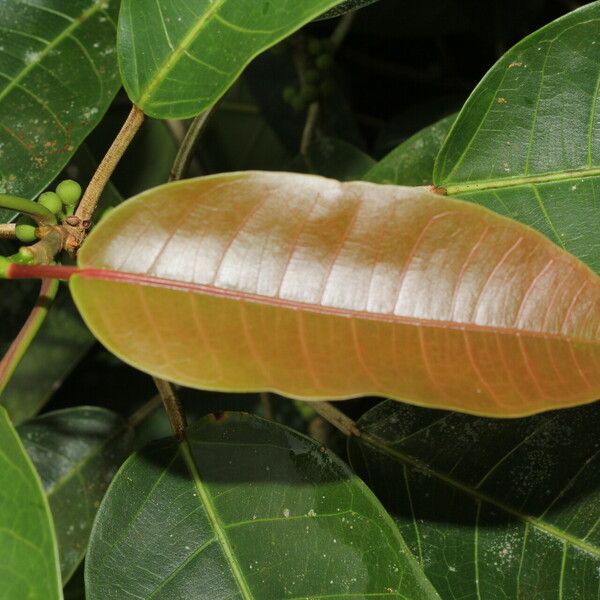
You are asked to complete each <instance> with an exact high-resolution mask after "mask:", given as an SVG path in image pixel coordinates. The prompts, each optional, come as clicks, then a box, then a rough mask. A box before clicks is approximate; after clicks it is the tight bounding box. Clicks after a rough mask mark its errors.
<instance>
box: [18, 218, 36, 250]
mask: <svg viewBox="0 0 600 600" xmlns="http://www.w3.org/2000/svg"><path fill="white" fill-rule="evenodd" d="M35 230H36V226H35V223H34V221H33V220H32V219H30V218H29V217H19V218H18V219H17V225H16V227H15V235H16V236H17V239H18V240H19V241H20V242H22V243H23V244H31V243H32V242H35V241H36V240H37V235H36V234H35Z"/></svg>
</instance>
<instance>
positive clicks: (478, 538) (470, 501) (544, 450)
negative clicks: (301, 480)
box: [349, 402, 600, 600]
mask: <svg viewBox="0 0 600 600" xmlns="http://www.w3.org/2000/svg"><path fill="white" fill-rule="evenodd" d="M599 417H600V405H598V404H594V405H591V406H586V407H581V408H578V409H573V410H569V411H562V412H559V413H556V412H554V413H547V414H544V415H537V416H535V417H530V418H527V419H519V420H516V421H509V422H507V421H499V420H497V419H481V418H474V417H470V416H466V415H459V414H457V413H443V412H440V411H432V410H425V409H418V408H414V407H408V406H400V405H398V404H397V403H392V402H384V403H382V404H380V405H378V406H377V407H375V408H374V409H372V410H371V411H370V412H368V413H367V414H366V415H364V416H363V417H362V418H361V420H360V422H359V426H360V428H361V430H362V431H363V432H365V434H366V435H363V436H362V437H361V438H360V439H358V438H353V439H351V440H350V443H349V454H350V458H351V462H352V465H353V466H354V467H355V468H356V469H357V471H358V473H359V474H360V475H361V476H362V477H363V478H364V479H365V482H366V483H367V484H368V485H369V487H371V489H373V491H374V492H375V493H376V494H377V496H378V497H379V499H380V500H381V501H382V502H383V503H384V505H385V506H386V508H387V509H388V510H389V511H390V513H391V514H392V515H393V516H394V518H395V519H396V521H397V523H398V525H399V527H400V531H401V532H402V535H403V536H404V539H405V540H406V541H407V543H408V544H409V546H410V547H411V549H412V551H413V554H414V556H415V557H416V558H417V560H418V561H419V562H420V564H421V565H422V567H423V569H424V570H425V573H426V574H427V576H428V577H429V579H430V581H431V582H432V583H433V584H434V585H435V587H436V588H437V590H438V592H439V594H440V596H441V597H442V598H443V599H444V600H446V599H448V600H450V599H455V598H464V599H465V600H497V599H498V598H510V599H513V598H514V599H517V598H536V599H538V600H556V599H558V598H564V599H567V598H568V599H569V600H587V599H589V598H595V597H597V595H598V591H599V589H600V532H599V531H598V527H597V524H598V520H599V519H600V459H599V456H598V448H597V442H596V424H597V422H598V418H599Z"/></svg>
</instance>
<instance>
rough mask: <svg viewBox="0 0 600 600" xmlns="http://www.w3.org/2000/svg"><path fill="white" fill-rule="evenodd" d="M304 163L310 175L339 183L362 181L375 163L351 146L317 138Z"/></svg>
mask: <svg viewBox="0 0 600 600" xmlns="http://www.w3.org/2000/svg"><path fill="white" fill-rule="evenodd" d="M306 163H307V166H308V170H309V172H310V173H314V174H315V175H323V176H324V177H332V178H334V179H339V180H340V181H355V180H358V179H363V178H364V176H365V174H366V173H368V172H369V170H370V169H371V168H372V167H373V166H374V165H375V161H374V160H373V159H372V158H371V157H370V156H369V155H367V154H365V153H364V152H363V151H362V150H359V149H358V148H356V147H355V146H353V145H352V144H349V143H348V142H345V141H344V140H338V139H336V138H331V137H324V136H318V137H316V138H315V139H314V141H313V143H312V144H311V145H310V147H309V148H308V153H307V155H306Z"/></svg>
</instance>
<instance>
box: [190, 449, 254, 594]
mask: <svg viewBox="0 0 600 600" xmlns="http://www.w3.org/2000/svg"><path fill="white" fill-rule="evenodd" d="M180 449H181V456H182V458H183V460H184V462H185V464H186V466H187V468H188V470H189V472H190V474H191V475H192V478H193V480H194V486H195V488H196V491H197V492H198V497H199V498H200V500H201V501H202V505H203V508H204V511H205V513H206V516H207V517H208V520H209V522H210V524H211V527H212V529H213V531H214V532H215V533H216V536H217V539H218V541H219V545H220V546H221V550H222V551H223V554H224V555H225V558H226V559H227V562H228V563H229V567H230V568H231V572H232V574H233V578H234V580H235V582H236V584H237V586H238V589H239V591H240V594H241V596H242V598H243V599H244V600H254V596H253V595H252V592H251V591H250V588H249V586H248V582H247V581H246V578H245V577H244V574H243V573H242V570H241V567H240V565H239V563H238V560H237V558H236V557H235V554H234V552H233V548H232V546H231V543H230V541H229V538H228V537H227V533H226V530H225V526H224V524H223V522H222V521H221V518H220V517H219V515H218V513H217V511H216V509H215V505H214V503H213V501H212V498H211V497H210V494H209V493H208V490H207V489H206V487H205V486H204V483H203V481H202V478H201V477H200V473H199V471H198V467H197V465H196V462H195V460H194V457H193V454H192V449H191V446H190V443H189V441H188V440H187V439H184V440H183V441H182V442H181V446H180Z"/></svg>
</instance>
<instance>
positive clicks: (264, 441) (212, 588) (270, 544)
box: [86, 413, 439, 600]
mask: <svg viewBox="0 0 600 600" xmlns="http://www.w3.org/2000/svg"><path fill="white" fill-rule="evenodd" d="M192 590H193V591H192ZM86 591H87V598H89V600H96V599H102V600H106V599H109V598H123V597H125V596H127V597H129V596H131V597H136V598H140V599H142V598H143V599H149V598H161V599H164V600H166V599H171V598H172V599H176V598H188V597H203V598H211V600H213V599H214V600H219V599H223V600H225V599H226V598H234V597H235V598H243V599H245V600H252V599H253V598H256V599H257V600H258V599H261V598H289V599H290V600H294V599H295V600H300V599H301V598H319V597H326V598H355V597H356V598H362V597H369V598H376V599H379V598H381V599H383V598H387V597H389V598H397V599H404V600H409V599H410V600H412V599H415V598H419V599H423V600H425V599H432V600H434V599H435V600H439V596H438V595H437V594H436V593H435V591H434V590H433V588H432V587H431V584H430V583H429V582H428V581H427V580H426V579H425V577H423V574H422V572H421V571H420V569H419V568H417V566H416V561H414V559H413V558H412V556H411V555H410V552H409V551H408V549H407V548H406V546H405V544H404V542H403V540H402V538H401V537H400V536H399V535H398V531H397V529H396V527H395V526H394V523H393V521H392V520H391V519H390V517H389V515H387V513H386V512H385V510H384V509H383V508H382V506H381V505H380V504H379V502H378V501H377V499H376V498H375V497H374V496H373V495H372V493H371V491H370V490H369V489H368V488H367V487H366V486H365V485H364V484H363V483H362V482H361V481H360V479H358V478H357V477H356V476H355V475H354V474H353V473H352V472H351V471H350V470H349V469H348V467H347V466H346V465H345V464H344V463H342V462H341V461H340V460H339V459H338V458H337V457H335V456H334V455H333V454H331V453H330V452H329V451H327V450H326V449H325V448H323V447H320V446H319V445H318V444H317V443H316V442H314V441H313V440H310V439H308V438H306V437H304V436H302V435H301V434H299V433H296V432H294V431H292V430H290V429H287V428H286V427H283V426H281V425H277V424H275V423H273V422H269V421H263V420H262V419H259V418H257V417H253V416H250V415H244V414H235V413H226V414H225V415H224V416H223V417H222V418H220V419H219V420H216V419H215V418H214V417H210V418H207V419H204V420H202V421H200V422H199V423H197V424H195V425H194V426H193V427H192V428H191V429H190V431H189V433H188V439H187V440H186V441H184V442H182V443H181V444H180V443H178V442H177V441H176V440H174V439H172V438H171V439H167V440H161V441H160V442H157V443H153V444H151V445H150V446H148V447H147V448H146V449H145V450H143V451H141V452H140V453H137V454H134V455H133V456H132V457H131V458H130V459H129V460H128V461H127V462H126V463H125V465H124V466H123V468H122V469H121V471H120V472H119V473H118V475H117V477H116V478H115V480H114V482H113V484H112V485H111V487H110V489H109V491H108V493H107V495H106V497H105V499H104V501H103V502H102V506H101V507H100V510H99V512H98V517H97V520H96V523H95V525H94V530H93V533H92V539H91V542H90V549H89V553H88V556H87V558H86ZM198 594H200V596H199V595H198Z"/></svg>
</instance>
